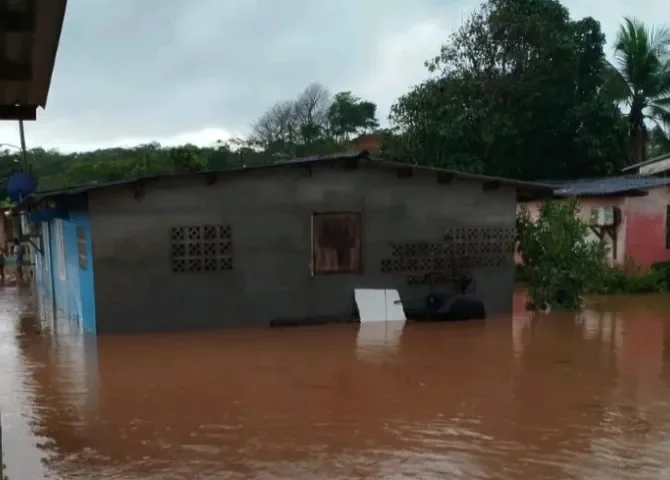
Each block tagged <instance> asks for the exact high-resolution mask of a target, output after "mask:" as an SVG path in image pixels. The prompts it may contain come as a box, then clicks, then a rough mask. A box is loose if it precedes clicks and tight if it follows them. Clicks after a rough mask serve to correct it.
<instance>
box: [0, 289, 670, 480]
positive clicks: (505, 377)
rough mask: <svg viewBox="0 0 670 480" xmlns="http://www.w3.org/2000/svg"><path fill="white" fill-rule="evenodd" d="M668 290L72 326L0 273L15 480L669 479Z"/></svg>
mask: <svg viewBox="0 0 670 480" xmlns="http://www.w3.org/2000/svg"><path fill="white" fill-rule="evenodd" d="M668 311H670V297H644V296H637V297H629V298H616V299H604V298H601V299H598V300H596V301H594V303H593V304H592V305H591V309H590V310H588V311H585V312H584V313H583V314H581V315H565V314H562V315H557V314H552V315H544V316H539V317H535V318H533V317H532V316H531V315H530V314H517V315H515V317H514V318H513V319H512V318H497V319H490V320H488V321H487V322H485V323H484V322H482V323H463V324H408V325H406V326H404V328H403V327H402V326H398V325H381V326H379V327H376V328H372V329H369V328H362V329H360V328H359V326H358V325H335V326H328V327H306V328H285V329H262V330H236V331H223V332H207V333H189V334H169V335H136V336H117V337H114V336H112V337H104V338H100V339H98V340H97V341H96V340H95V339H83V338H81V336H79V335H78V334H75V333H69V332H68V331H67V330H66V329H65V328H64V327H60V330H61V331H59V332H58V334H39V333H38V332H39V330H38V329H37V328H36V323H35V319H34V318H33V316H32V315H31V301H30V298H29V293H24V294H19V293H18V292H17V290H16V289H13V288H4V289H2V290H0V411H1V412H2V425H3V445H4V457H5V458H4V461H5V464H6V465H7V469H6V474H7V475H8V478H9V480H19V479H20V480H37V479H47V478H48V479H68V480H69V479H90V478H95V479H123V480H131V479H139V480H143V479H152V480H153V479H161V480H169V479H187V478H188V479H203V480H206V479H237V478H240V479H242V478H249V479H268V480H269V479H310V480H311V479H317V478H318V479H324V480H328V479H405V478H417V479H421V480H430V479H496V480H504V479H514V480H517V479H521V480H544V479H546V480H559V479H561V480H562V479H585V478H589V479H593V480H601V479H602V480H604V479H612V480H619V479H620V480H627V479H631V480H633V479H635V480H646V479H649V480H657V479H660V478H670V457H669V456H668V452H670V351H669V350H668V346H667V344H668V343H669V342H670V315H669V314H668Z"/></svg>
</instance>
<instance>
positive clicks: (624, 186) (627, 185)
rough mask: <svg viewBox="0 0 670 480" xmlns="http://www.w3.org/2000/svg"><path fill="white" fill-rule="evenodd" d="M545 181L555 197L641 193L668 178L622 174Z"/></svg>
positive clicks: (661, 184)
mask: <svg viewBox="0 0 670 480" xmlns="http://www.w3.org/2000/svg"><path fill="white" fill-rule="evenodd" d="M547 183H549V184H551V185H554V188H555V190H554V196H557V197H591V196H593V197H601V196H617V195H621V196H625V195H641V194H644V193H645V191H646V190H648V189H650V188H654V187H662V186H665V185H670V178H659V177H640V176H630V175H624V176H618V177H604V178H585V179H580V180H570V181H564V182H547Z"/></svg>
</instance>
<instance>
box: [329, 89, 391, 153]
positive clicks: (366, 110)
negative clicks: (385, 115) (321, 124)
mask: <svg viewBox="0 0 670 480" xmlns="http://www.w3.org/2000/svg"><path fill="white" fill-rule="evenodd" d="M327 117H328V123H329V125H330V131H331V133H332V134H333V135H334V136H335V137H336V138H338V139H340V140H341V141H348V140H349V139H350V138H351V136H353V135H355V134H357V133H363V132H369V131H372V130H374V129H376V128H378V127H379V122H378V121H377V105H375V104H374V103H372V102H366V101H364V100H361V99H360V98H358V97H355V96H354V95H353V94H352V93H351V92H340V93H338V94H337V95H335V99H334V101H333V103H332V104H331V105H330V107H329V108H328V114H327Z"/></svg>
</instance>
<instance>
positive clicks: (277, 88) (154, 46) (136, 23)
mask: <svg viewBox="0 0 670 480" xmlns="http://www.w3.org/2000/svg"><path fill="white" fill-rule="evenodd" d="M68 3H69V5H68V11H67V14H66V19H65V26H64V30H63V35H62V38H61V45H60V49H59V52H58V58H57V60H56V67H55V71H54V77H53V82H52V84H51V91H50V94H49V101H48V105H47V108H46V110H44V111H40V112H38V120H37V121H36V122H30V123H28V124H27V126H26V131H27V142H28V146H29V147H34V146H38V145H40V146H43V147H45V148H59V149H61V150H65V151H71V150H81V149H90V148H99V147H103V146H112V145H123V144H137V143H141V142H148V141H159V142H161V143H163V144H174V143H186V142H191V143H196V144H210V143H212V142H214V141H216V140H217V139H221V140H225V139H226V138H228V137H230V136H231V135H239V134H245V133H246V132H247V131H248V128H249V124H250V123H251V122H253V120H254V119H255V118H257V117H258V116H259V115H261V114H262V113H263V111H264V110H265V109H266V108H267V107H268V106H270V105H272V104H273V103H274V102H276V101H278V100H283V99H289V98H292V97H295V96H296V95H297V94H298V93H299V91H300V90H301V89H302V88H303V87H304V86H305V85H307V84H308V83H310V82H313V81H318V82H321V83H323V84H324V85H326V86H327V87H328V88H329V89H330V90H331V91H332V92H338V91H343V90H351V91H353V92H354V93H355V94H356V95H359V96H361V97H364V98H365V99H369V100H371V101H374V102H376V103H377V105H378V108H379V116H380V117H381V118H385V117H386V116H387V115H388V110H389V107H390V106H391V104H392V103H393V102H394V101H395V100H396V99H397V97H398V96H400V95H401V94H403V93H404V92H406V91H407V90H408V89H409V88H410V87H411V86H412V85H413V84H416V83H418V82H420V81H422V80H423V79H424V78H426V76H427V73H426V70H425V68H424V66H423V62H424V60H426V59H427V58H429V57H431V56H434V55H435V54H436V53H437V52H438V50H439V47H440V44H441V43H442V41H443V40H444V39H445V38H446V37H447V35H448V34H449V32H450V31H452V30H453V29H454V28H457V27H458V26H459V25H460V24H461V22H462V19H463V18H464V16H465V15H466V14H467V12H469V11H470V10H472V9H473V8H475V7H476V6H477V5H478V4H479V1H477V0H337V1H336V0H282V1H278V0H69V2H68ZM563 3H564V4H565V5H566V6H567V7H568V8H570V11H571V14H572V16H573V18H577V17H583V16H587V15H591V16H593V17H595V18H596V19H597V20H599V21H600V22H601V23H602V25H603V30H604V31H605V33H606V34H607V37H608V39H611V38H612V36H613V34H614V32H615V31H616V29H617V27H618V24H619V21H620V20H621V18H622V17H623V16H637V17H638V18H639V19H641V20H643V21H644V22H647V23H650V24H653V23H654V22H656V21H663V19H666V20H667V21H668V22H669V23H670V1H668V0H638V1H633V0H566V1H564V2H563ZM2 142H9V143H15V144H16V143H18V142H19V140H18V127H17V126H16V124H13V123H8V122H4V123H3V124H1V125H0V143H2Z"/></svg>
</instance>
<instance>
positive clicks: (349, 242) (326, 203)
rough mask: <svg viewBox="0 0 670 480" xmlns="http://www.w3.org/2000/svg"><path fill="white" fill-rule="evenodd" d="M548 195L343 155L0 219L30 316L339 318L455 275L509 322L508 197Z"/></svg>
mask: <svg viewBox="0 0 670 480" xmlns="http://www.w3.org/2000/svg"><path fill="white" fill-rule="evenodd" d="M550 193H551V188H550V187H547V186H544V185H540V184H535V183H528V182H520V181H514V180H505V179H498V178H491V177H485V176H477V175H468V174H463V173H459V172H452V171H447V170H438V169H431V168H422V167H417V166H412V165H406V164H398V163H394V162H387V161H383V160H379V159H373V158H370V157H369V155H368V154H367V152H351V153H344V154H340V155H336V156H317V157H310V158H305V159H298V160H293V161H288V162H280V163H275V164H273V165H269V166H265V167H256V168H244V169H239V170H229V171H224V172H202V173H196V174H183V175H169V176H156V177H147V178H140V179H136V180H132V181H124V182H115V183H109V184H104V185H93V186H87V187H79V188H69V189H65V190H59V191H50V192H41V193H38V194H33V195H32V196H30V197H29V198H27V199H26V200H25V201H23V202H22V203H21V204H19V205H18V206H17V207H16V208H15V211H16V212H17V213H20V214H21V215H23V216H24V217H25V218H27V219H28V221H27V222H24V223H27V224H28V225H29V228H28V229H29V230H30V231H29V232H24V235H26V236H27V237H29V238H31V242H32V243H33V244H35V246H36V249H35V258H36V261H35V263H36V267H35V278H36V288H37V294H38V295H37V296H38V298H39V306H40V309H41V311H42V313H43V315H44V317H45V318H51V319H53V318H60V317H66V318H69V319H71V320H72V321H74V322H75V323H76V324H77V325H79V326H80V328H81V329H82V330H85V331H90V332H98V333H107V332H138V331H165V330H186V329H195V328H217V327H224V326H242V325H255V326H258V325H269V324H278V323H281V322H282V321H296V322H301V321H305V322H307V321H314V320H315V319H337V318H340V319H347V318H351V316H352V312H353V306H354V305H353V303H354V302H353V290H354V288H365V287H368V288H396V289H398V290H399V291H400V293H401V295H403V296H406V295H417V294H422V293H426V292H427V291H428V289H429V288H431V285H429V283H432V280H431V278H429V277H430V275H428V276H427V274H430V273H432V272H446V273H449V272H453V271H454V270H458V271H468V272H470V273H471V275H472V277H473V278H474V279H475V282H474V283H475V284H476V286H475V290H474V291H473V292H472V295H474V296H476V297H478V298H480V299H481V300H482V301H483V302H484V304H485V306H486V308H487V311H488V313H489V314H496V313H505V312H510V311H511V308H512V293H513V289H514V261H513V253H514V236H515V214H516V205H517V200H519V199H521V200H524V199H529V198H536V197H537V196H538V195H549V194H550ZM441 281H442V284H441V285H439V288H440V289H447V290H448V289H451V288H453V277H449V275H444V276H443V278H442V280H441ZM436 288H437V287H436Z"/></svg>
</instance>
